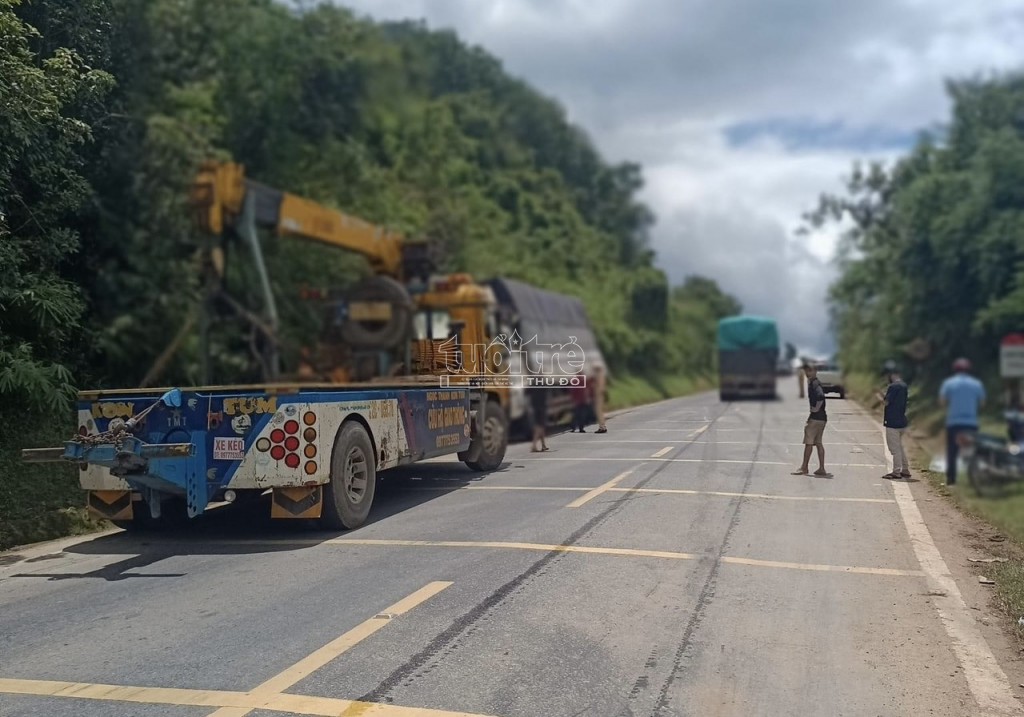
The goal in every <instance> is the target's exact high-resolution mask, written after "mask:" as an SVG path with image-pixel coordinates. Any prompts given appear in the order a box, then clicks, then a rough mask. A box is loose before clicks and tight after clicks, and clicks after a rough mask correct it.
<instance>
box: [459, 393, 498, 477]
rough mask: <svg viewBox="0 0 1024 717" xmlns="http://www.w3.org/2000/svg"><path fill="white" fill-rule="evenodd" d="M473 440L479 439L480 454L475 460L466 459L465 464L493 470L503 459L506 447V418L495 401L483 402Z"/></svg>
mask: <svg viewBox="0 0 1024 717" xmlns="http://www.w3.org/2000/svg"><path fill="white" fill-rule="evenodd" d="M474 440H477V441H480V455H479V457H478V458H477V460H475V461H466V465H467V466H469V467H470V468H472V469H473V470H475V471H493V470H494V469H495V468H497V467H498V466H500V465H501V463H502V461H504V460H505V449H506V448H508V419H507V418H506V416H505V411H504V409H502V407H501V406H500V405H499V404H498V403H497V402H496V401H487V402H486V403H485V404H484V406H483V418H482V420H481V421H480V435H479V436H477V437H476V438H475V439H474Z"/></svg>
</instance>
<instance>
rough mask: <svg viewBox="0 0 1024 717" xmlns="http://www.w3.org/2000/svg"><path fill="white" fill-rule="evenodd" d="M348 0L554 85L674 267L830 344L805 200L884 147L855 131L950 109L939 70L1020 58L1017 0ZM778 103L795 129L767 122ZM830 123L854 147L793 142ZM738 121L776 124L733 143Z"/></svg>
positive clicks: (788, 331) (827, 248)
mask: <svg viewBox="0 0 1024 717" xmlns="http://www.w3.org/2000/svg"><path fill="white" fill-rule="evenodd" d="M343 4H346V5H348V6H350V7H354V8H355V9H356V10H358V11H360V12H363V13H368V14H370V15H372V16H374V17H376V18H378V19H405V18H413V19H420V18H425V19H426V20H427V21H428V23H429V25H430V26H431V27H435V28H440V27H447V28H452V29H455V30H456V31H457V32H458V33H459V34H460V35H461V36H462V37H463V39H464V40H466V41H467V42H469V43H472V44H478V45H481V46H483V47H485V48H486V49H487V50H488V51H490V52H491V53H492V54H494V55H496V56H497V57H498V58H499V59H501V60H502V62H503V63H504V64H505V67H506V68H507V69H508V70H509V71H510V72H511V73H513V74H514V75H517V76H520V77H523V78H525V79H526V80H528V81H529V82H530V83H531V84H533V85H534V86H536V87H538V88H539V89H540V90H541V91H542V92H545V93H547V94H549V95H551V96H554V97H555V98H557V99H558V101H559V102H560V103H561V104H562V106H564V107H566V108H567V111H568V113H569V116H570V119H571V120H572V121H573V122H575V123H578V124H580V125H581V126H582V127H584V128H585V129H586V130H587V132H588V133H589V134H590V135H591V136H592V137H593V138H594V140H595V142H596V143H597V145H598V147H599V149H600V150H601V152H602V153H603V154H604V155H605V157H607V158H608V159H610V160H612V161H622V160H633V161H638V162H640V163H641V164H643V165H644V168H645V171H644V174H645V177H646V180H647V187H646V188H645V190H644V193H643V197H644V199H645V201H647V202H649V204H650V205H651V207H652V209H653V210H654V211H655V213H656V215H657V216H658V224H657V226H656V228H655V230H654V232H653V239H654V248H655V250H656V251H657V252H658V255H659V260H660V264H661V265H662V267H663V268H665V269H666V271H667V272H668V273H669V274H670V276H672V277H673V278H674V279H680V278H681V277H682V276H683V275H685V274H688V273H691V272H699V273H703V274H707V275H709V276H711V277H712V278H714V279H716V280H718V281H719V283H720V284H721V285H722V286H723V288H725V289H726V290H728V291H730V292H732V293H734V294H736V295H737V296H738V297H739V298H740V299H741V300H742V301H743V303H744V304H745V307H746V308H747V309H749V310H751V311H756V312H758V313H764V314H770V315H774V316H777V317H778V318H779V321H780V325H781V328H782V331H783V334H784V335H787V336H791V337H792V340H793V341H794V342H796V343H798V344H799V345H800V346H801V347H802V348H805V349H807V350H813V351H817V352H822V353H824V352H827V351H829V350H831V348H832V344H831V341H830V340H829V339H828V337H827V336H825V332H826V328H827V318H826V305H825V293H826V290H827V286H828V283H829V282H830V281H831V280H832V278H833V277H834V270H833V268H832V267H831V266H830V265H829V263H828V260H829V259H830V258H831V256H832V253H833V250H834V244H835V236H834V233H833V234H826V235H822V236H812V237H803V238H796V237H794V235H793V229H794V228H795V227H796V226H797V225H798V223H799V221H800V216H801V213H802V212H803V211H806V210H808V209H810V208H812V207H813V205H814V204H815V202H816V200H817V196H818V194H819V193H820V192H823V191H835V190H837V189H839V187H840V177H841V175H843V174H845V173H846V172H847V171H848V170H849V168H850V165H851V163H852V161H853V160H854V159H856V158H863V159H871V158H881V159H889V158H891V157H893V156H894V152H893V151H892V150H885V151H879V150H876V149H874V148H870V147H867V146H858V145H857V141H858V140H857V139H856V138H858V137H867V136H870V135H871V134H879V135H900V134H906V133H912V132H915V131H917V130H919V129H924V128H927V127H930V126H932V125H934V124H935V123H937V122H941V121H944V120H945V119H946V116H947V114H948V101H947V99H946V97H945V93H944V87H943V84H944V80H945V78H947V77H951V76H952V77H963V76H970V75H974V74H976V73H987V72H989V71H992V70H1001V69H1008V68H1016V67H1017V66H1019V65H1021V64H1024V62H1022V61H1024V45H1022V44H1021V43H1020V41H1019V38H1020V37H1021V36H1024V0H984V2H974V3H971V2H967V3H965V2H957V1H956V0H861V2H857V3H853V2H822V1H821V0H796V1H794V2H769V1H766V0H644V1H643V2H636V0H632V1H629V0H599V1H595V2H587V1H585V0H491V1H490V2H483V1H481V0H429V2H428V0H348V1H347V2H343ZM775 120H785V121H788V122H789V123H790V124H789V125H788V126H789V128H790V133H789V136H788V137H783V136H772V134H771V131H772V128H773V125H772V124H771V123H772V121H775ZM837 122H838V123H841V125H842V126H841V129H842V130H843V131H841V132H838V134H839V135H840V136H847V137H849V138H853V139H848V140H847V145H846V146H840V147H829V146H828V145H827V144H826V145H825V146H824V148H821V146H822V143H821V142H818V143H817V145H818V147H817V148H815V144H814V143H810V144H808V145H807V146H804V147H801V146H800V144H799V143H797V144H796V146H794V144H793V142H792V140H793V139H794V138H795V139H800V134H801V131H800V127H801V126H805V127H806V128H807V134H808V135H810V134H811V133H812V130H813V129H814V128H815V126H824V125H830V124H833V123H837ZM801 123H803V124H802V125H801ZM740 124H742V125H744V126H746V127H755V128H756V127H759V126H763V127H764V128H765V130H766V131H767V132H768V134H766V135H764V136H755V137H753V138H752V139H751V140H750V141H746V142H743V143H742V144H739V145H730V143H729V142H728V140H727V136H728V135H727V130H728V129H729V128H731V127H735V126H736V125H740ZM794 128H795V129H794ZM776 129H777V127H776ZM785 139H788V140H790V141H789V143H788V144H787V143H786V142H784V141H783V140H785Z"/></svg>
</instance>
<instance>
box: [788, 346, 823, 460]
mask: <svg viewBox="0 0 1024 717" xmlns="http://www.w3.org/2000/svg"><path fill="white" fill-rule="evenodd" d="M804 373H805V374H806V375H807V400H808V402H809V403H810V408H811V414H810V416H808V417H807V424H806V425H805V426H804V462H803V464H802V465H801V466H800V468H798V469H797V470H795V471H793V475H795V476H805V475H807V472H808V471H809V470H810V468H809V464H810V461H811V451H812V450H813V449H814V448H817V449H818V470H816V471H814V475H816V476H825V475H828V472H827V471H826V470H825V446H824V445H823V444H822V442H821V438H822V435H824V433H825V425H826V423H828V416H827V415H826V413H825V389H823V388H822V387H821V381H819V380H818V367H817V366H815V365H814V364H813V363H807V364H806V365H805V366H804Z"/></svg>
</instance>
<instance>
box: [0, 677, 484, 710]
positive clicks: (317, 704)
mask: <svg viewBox="0 0 1024 717" xmlns="http://www.w3.org/2000/svg"><path fill="white" fill-rule="evenodd" d="M0 694H9V695H33V696H36V697H62V698H68V699H79V700H99V701H103V702H131V703H139V704H151V705H173V706H175V707H221V708H223V709H228V710H231V712H223V711H222V710H218V712H220V713H221V714H241V713H242V712H245V713H248V712H251V711H253V710H267V711H269V712H284V713H286V714H293V715H316V716H317V717H339V715H343V714H345V712H346V711H347V710H351V709H360V710H361V709H363V708H365V711H363V712H361V714H365V715H374V717H485V715H474V714H471V713H468V712H450V711H447V710H431V709H424V708H420V707H400V706H397V705H385V704H374V703H368V702H357V701H354V700H342V699H334V698H331V697H309V696H306V695H286V694H264V695H257V694H255V693H252V692H234V691H229V690H188V689H178V688H169V687H129V686H125V685H102V684H89V683H82V682H56V681H51V680H9V679H3V678H0ZM214 714H217V713H214ZM349 714H351V713H349Z"/></svg>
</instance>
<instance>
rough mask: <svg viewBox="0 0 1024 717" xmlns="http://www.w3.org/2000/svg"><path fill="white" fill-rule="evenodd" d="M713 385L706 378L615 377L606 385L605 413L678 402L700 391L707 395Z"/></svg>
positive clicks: (675, 376)
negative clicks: (669, 401) (653, 404)
mask: <svg viewBox="0 0 1024 717" xmlns="http://www.w3.org/2000/svg"><path fill="white" fill-rule="evenodd" d="M715 386H716V383H715V382H714V381H713V380H712V379H710V378H708V377H693V376H679V375H671V376H640V375H629V374H624V375H617V376H615V380H614V381H611V382H609V384H608V406H607V407H606V410H608V411H618V410H621V409H623V408H633V407H635V406H642V405H644V404H647V403H656V402H657V401H663V400H665V399H667V398H678V397H680V396H687V395H690V394H694V393H699V392H701V391H710V390H711V389H713V388H714V387H715Z"/></svg>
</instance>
